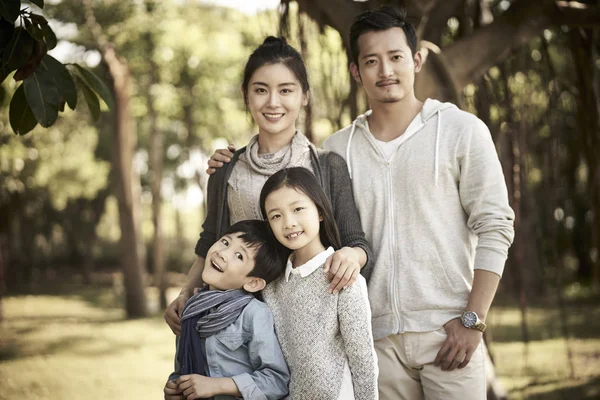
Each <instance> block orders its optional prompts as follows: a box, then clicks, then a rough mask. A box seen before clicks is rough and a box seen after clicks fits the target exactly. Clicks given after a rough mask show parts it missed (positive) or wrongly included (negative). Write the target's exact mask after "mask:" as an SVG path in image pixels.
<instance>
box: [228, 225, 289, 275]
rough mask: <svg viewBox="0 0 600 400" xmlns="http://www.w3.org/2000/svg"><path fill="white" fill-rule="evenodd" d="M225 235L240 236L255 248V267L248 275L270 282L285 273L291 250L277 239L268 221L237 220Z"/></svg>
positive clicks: (249, 245)
mask: <svg viewBox="0 0 600 400" xmlns="http://www.w3.org/2000/svg"><path fill="white" fill-rule="evenodd" d="M225 235H231V236H236V237H239V238H240V239H242V241H243V242H244V243H245V244H246V245H247V246H248V247H250V248H252V249H254V251H255V253H254V254H255V256H254V268H253V269H252V271H250V273H248V276H251V277H255V278H262V279H264V280H265V282H267V283H269V282H271V281H273V280H275V279H276V278H277V277H279V275H281V274H282V273H283V271H284V269H285V265H286V262H287V258H288V256H289V255H290V251H289V250H288V249H286V248H285V247H284V246H283V245H282V244H281V243H279V242H278V241H277V239H276V238H275V236H274V235H273V234H272V233H271V230H270V229H269V225H268V223H267V222H266V221H260V220H245V221H239V222H236V223H235V224H233V225H231V226H230V227H229V228H228V229H226V230H225V232H224V233H223V236H225Z"/></svg>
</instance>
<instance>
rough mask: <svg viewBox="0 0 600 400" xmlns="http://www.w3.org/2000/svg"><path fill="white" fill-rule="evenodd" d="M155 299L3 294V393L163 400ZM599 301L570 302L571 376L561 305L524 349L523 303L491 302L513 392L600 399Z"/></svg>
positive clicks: (74, 289)
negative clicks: (132, 315)
mask: <svg viewBox="0 0 600 400" xmlns="http://www.w3.org/2000/svg"><path fill="white" fill-rule="evenodd" d="M169 294H170V295H171V296H173V295H174V294H175V291H174V290H173V291H171V292H170V293H169ZM148 297H149V300H150V305H151V308H152V309H153V310H154V311H155V312H156V314H157V315H156V316H154V317H150V318H145V319H138V320H133V321H128V320H126V319H125V315H124V313H123V311H122V308H121V305H120V304H119V300H118V299H119V298H118V296H115V295H114V292H113V290H112V289H111V288H110V287H104V288H85V287H82V286H79V285H70V286H64V285H63V286H62V287H60V288H57V289H55V290H53V291H52V292H51V293H46V294H38V295H23V296H12V297H8V298H5V299H4V312H5V320H4V322H3V323H2V325H0V387H1V388H2V389H1V390H0V400H9V399H10V400H13V399H25V398H35V399H42V400H43V399H48V400H55V399H72V398H86V399H88V400H96V399H98V400H100V399H102V400H105V399H144V400H147V399H149V400H151V399H161V398H162V387H163V384H164V382H165V380H166V377H167V376H168V374H169V373H170V372H171V368H172V359H173V352H174V337H173V335H172V333H171V331H170V330H169V328H168V327H167V325H166V324H165V323H164V321H163V319H162V315H161V314H160V312H159V311H158V306H157V304H156V297H157V296H156V291H155V290H153V289H152V288H149V289H148ZM596 304H597V302H584V303H580V304H571V305H570V306H569V308H568V310H567V311H568V313H567V314H568V315H569V320H568V326H569V332H570V335H571V337H570V338H569V341H568V345H569V348H570V349H571V352H572V354H573V357H572V360H573V366H574V376H573V377H571V376H570V375H571V372H570V368H569V362H568V358H567V350H566V341H565V340H564V339H562V338H560V325H559V324H558V322H557V321H559V318H558V313H557V311H556V310H554V309H548V308H532V309H530V311H529V312H528V314H527V316H528V321H529V330H530V344H529V346H528V347H527V348H526V347H525V346H524V344H523V343H522V342H521V341H520V337H521V332H520V325H519V324H520V313H519V311H518V309H517V308H515V307H510V306H503V307H496V308H494V309H493V311H492V312H491V313H490V317H489V320H488V321H489V322H490V325H491V326H492V327H493V331H492V333H493V343H492V346H491V350H492V353H493V355H494V356H495V361H496V366H497V371H496V372H497V374H498V375H499V376H500V377H501V380H502V382H503V384H504V386H505V387H506V389H507V390H508V392H509V398H511V399H515V400H518V399H535V400H554V399H557V400H558V399H561V400H562V399H569V400H571V399H594V398H600V307H598V306H597V305H596ZM526 350H527V352H526Z"/></svg>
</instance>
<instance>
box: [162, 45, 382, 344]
mask: <svg viewBox="0 0 600 400" xmlns="http://www.w3.org/2000/svg"><path fill="white" fill-rule="evenodd" d="M242 93H243V96H244V102H245V104H246V107H247V109H248V110H249V111H250V114H251V115H252V118H253V119H254V121H255V122H256V124H257V125H258V134H257V135H256V136H254V137H253V138H252V139H251V140H250V142H249V143H248V145H247V146H246V147H244V148H242V149H240V150H238V151H237V152H236V153H235V154H234V155H233V157H232V160H231V162H230V163H228V164H226V165H225V166H224V167H223V168H220V169H218V170H217V172H216V173H215V174H214V175H212V176H211V177H210V179H209V181H208V190H207V193H208V197H207V206H208V207H207V215H206V219H205V221H204V224H203V225H202V228H203V232H202V233H201V235H200V239H199V240H198V243H197V245H196V254H197V255H198V258H197V259H196V261H195V262H194V264H193V265H192V268H191V269H190V272H189V274H188V282H187V283H186V285H185V286H184V287H183V289H182V290H181V293H180V295H179V296H178V297H177V298H176V299H175V300H174V301H173V302H172V303H171V304H170V305H169V306H168V307H167V310H166V311H165V320H166V321H167V324H168V325H169V326H170V327H171V329H172V330H173V332H174V333H175V334H177V335H179V333H180V325H179V313H180V310H181V309H182V308H183V305H184V304H185V301H186V300H187V299H188V298H189V297H190V296H191V294H192V291H193V288H195V287H198V286H200V284H201V279H200V277H201V275H202V269H203V265H204V258H205V256H206V252H207V251H208V249H209V248H210V246H211V245H212V244H213V243H214V242H215V240H216V239H217V238H219V237H220V236H221V235H222V233H223V231H224V230H225V229H227V227H228V226H229V225H231V224H233V223H236V222H237V221H240V220H244V219H262V216H261V213H260V208H259V203H258V199H259V195H260V190H261V188H262V186H263V184H264V183H265V182H266V180H267V179H268V178H269V177H270V176H271V175H273V174H274V173H275V172H277V171H279V170H281V169H283V168H288V167H305V168H307V169H309V170H310V171H311V172H312V173H313V174H314V175H315V176H316V177H317V179H318V180H319V182H320V184H321V186H322V187H323V189H324V190H325V193H326V194H327V196H328V197H329V199H330V200H331V203H332V206H333V212H334V218H335V221H336V223H337V225H338V228H339V230H340V235H341V240H342V246H343V247H342V248H340V249H339V250H337V251H336V252H335V253H334V254H333V255H331V256H330V257H329V259H328V260H327V263H326V266H325V272H328V273H330V278H331V286H330V288H329V291H330V292H331V293H337V292H339V291H340V290H341V289H343V288H344V287H346V286H347V285H349V284H352V283H353V282H354V281H355V280H356V277H357V276H358V274H359V273H361V268H363V267H365V266H366V268H363V270H362V274H363V275H365V276H366V277H368V275H369V266H368V265H367V264H368V261H369V260H370V259H371V253H370V249H369V246H368V244H367V241H366V239H365V236H364V233H363V231H362V228H361V225H360V219H359V216H358V212H357V211H356V206H355V203H354V198H353V195H352V186H351V182H350V177H349V176H348V170H347V168H346V163H345V161H344V160H343V158H341V157H340V156H339V155H337V154H334V153H329V152H327V151H324V150H319V149H316V148H315V147H314V146H313V145H312V144H311V143H310V142H309V140H308V139H307V138H306V137H305V136H304V135H303V134H302V133H301V132H299V131H298V130H297V129H296V120H297V119H298V114H299V113H300V110H301V108H302V107H303V106H305V105H306V104H308V100H309V84H308V78H307V73H306V66H305V65H304V62H303V60H302V57H301V56H300V54H299V53H298V52H297V51H296V50H295V49H294V48H293V47H291V46H290V45H288V44H287V43H286V41H285V40H284V39H281V38H274V37H268V38H267V39H265V41H264V42H263V44H262V45H260V46H259V47H258V48H257V49H256V50H255V51H254V52H253V53H252V55H251V56H250V58H249V59H248V62H247V64H246V67H245V69H244V78H243V83H242ZM331 275H333V276H331Z"/></svg>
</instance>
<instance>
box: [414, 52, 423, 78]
mask: <svg viewBox="0 0 600 400" xmlns="http://www.w3.org/2000/svg"><path fill="white" fill-rule="evenodd" d="M413 59H414V62H415V73H417V72H419V71H420V70H421V67H422V66H423V55H422V54H421V52H420V51H417V52H416V53H415V56H414V57H413Z"/></svg>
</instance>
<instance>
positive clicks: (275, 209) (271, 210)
mask: <svg viewBox="0 0 600 400" xmlns="http://www.w3.org/2000/svg"><path fill="white" fill-rule="evenodd" d="M305 201H306V200H296V201H294V202H292V203H290V204H288V206H293V205H296V204H298V203H303V202H305ZM273 211H279V208H271V209H270V210H268V211H267V215H269V214H271V213H272V212H273Z"/></svg>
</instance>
